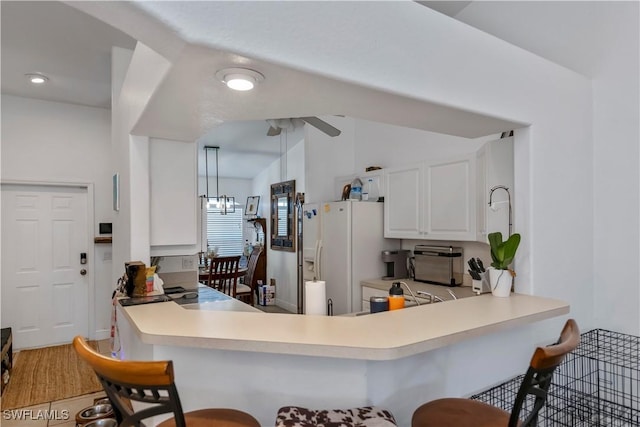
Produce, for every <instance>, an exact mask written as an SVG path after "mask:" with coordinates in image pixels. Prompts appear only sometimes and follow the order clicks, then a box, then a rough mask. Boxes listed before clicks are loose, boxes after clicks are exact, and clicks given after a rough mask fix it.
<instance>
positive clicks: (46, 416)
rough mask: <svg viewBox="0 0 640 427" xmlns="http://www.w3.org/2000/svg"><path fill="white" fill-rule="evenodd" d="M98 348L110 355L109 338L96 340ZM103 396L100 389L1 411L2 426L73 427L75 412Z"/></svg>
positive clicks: (15, 356) (16, 355)
mask: <svg viewBox="0 0 640 427" xmlns="http://www.w3.org/2000/svg"><path fill="white" fill-rule="evenodd" d="M98 350H99V351H100V353H101V354H104V355H107V356H110V355H111V349H110V347H109V340H108V339H106V340H102V341H98ZM18 358H20V352H16V353H15V354H14V363H15V360H17V359H18ZM105 396H106V394H105V393H104V391H100V392H97V393H91V394H85V395H84V396H77V397H72V398H69V399H63V400H56V401H53V402H47V403H41V404H39V405H34V406H29V407H26V408H20V409H14V410H10V411H3V414H2V421H1V423H2V427H53V426H55V427H75V425H76V413H78V412H79V411H80V410H82V409H84V408H86V407H88V406H91V405H93V402H94V400H95V399H97V398H99V397H105Z"/></svg>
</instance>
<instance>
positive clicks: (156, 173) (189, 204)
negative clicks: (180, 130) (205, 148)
mask: <svg viewBox="0 0 640 427" xmlns="http://www.w3.org/2000/svg"><path fill="white" fill-rule="evenodd" d="M196 173H197V159H196V144H195V143H190V142H183V141H169V140H163V139H153V140H152V141H151V142H150V143H149V186H150V208H151V212H150V215H149V216H150V223H151V224H150V226H151V230H150V244H151V246H176V245H182V246H184V245H193V248H189V249H187V248H185V250H186V253H190V254H193V253H195V250H194V249H195V247H196V245H197V242H198V231H197V219H198V210H197V207H198V203H199V202H198V197H197V185H196V183H197V175H196ZM176 254H177V253H176Z"/></svg>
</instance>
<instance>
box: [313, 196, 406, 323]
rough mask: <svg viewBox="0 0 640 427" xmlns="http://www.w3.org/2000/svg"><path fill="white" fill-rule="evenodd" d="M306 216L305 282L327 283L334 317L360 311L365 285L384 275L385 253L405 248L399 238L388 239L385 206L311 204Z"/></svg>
mask: <svg viewBox="0 0 640 427" xmlns="http://www.w3.org/2000/svg"><path fill="white" fill-rule="evenodd" d="M303 214H304V215H303V259H304V266H303V269H304V277H305V280H312V279H313V278H314V277H315V278H317V279H318V280H323V281H325V282H326V293H327V299H329V298H330V299H331V301H332V304H333V314H334V315H340V314H345V313H351V312H357V311H361V310H362V291H361V287H360V281H361V280H364V279H371V278H376V277H382V276H384V274H385V265H384V263H383V262H382V259H381V253H382V251H383V250H387V249H398V248H399V247H400V241H399V240H398V239H385V238H384V222H383V204H382V203H376V202H358V201H343V202H326V203H319V204H308V205H305V206H304V208H303Z"/></svg>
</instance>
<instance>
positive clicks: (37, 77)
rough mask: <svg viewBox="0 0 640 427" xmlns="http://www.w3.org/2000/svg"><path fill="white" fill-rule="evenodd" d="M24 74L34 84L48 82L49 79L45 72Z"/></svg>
mask: <svg viewBox="0 0 640 427" xmlns="http://www.w3.org/2000/svg"><path fill="white" fill-rule="evenodd" d="M24 76H25V77H26V78H27V79H28V80H29V81H30V82H31V83H33V84H34V85H41V84H44V83H46V82H47V81H48V80H49V78H48V77H47V76H45V75H44V74H38V73H29V74H25V75H24Z"/></svg>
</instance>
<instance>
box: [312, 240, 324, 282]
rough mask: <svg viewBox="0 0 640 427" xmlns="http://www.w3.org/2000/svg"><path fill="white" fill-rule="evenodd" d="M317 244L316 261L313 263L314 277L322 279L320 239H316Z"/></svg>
mask: <svg viewBox="0 0 640 427" xmlns="http://www.w3.org/2000/svg"><path fill="white" fill-rule="evenodd" d="M316 245H317V249H316V261H315V262H314V263H313V265H314V267H313V268H314V270H315V273H316V279H317V280H322V265H321V264H320V263H321V260H322V240H318V241H317V242H316Z"/></svg>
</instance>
